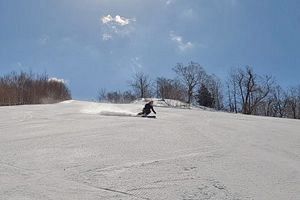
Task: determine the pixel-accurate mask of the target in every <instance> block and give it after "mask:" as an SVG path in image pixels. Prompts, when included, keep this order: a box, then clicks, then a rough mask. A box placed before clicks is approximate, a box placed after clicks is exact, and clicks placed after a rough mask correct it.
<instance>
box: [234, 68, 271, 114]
mask: <svg viewBox="0 0 300 200" xmlns="http://www.w3.org/2000/svg"><path fill="white" fill-rule="evenodd" d="M230 81H231V83H233V84H234V85H233V86H232V88H233V94H235V95H237V97H236V98H234V99H235V103H237V102H240V105H241V111H242V113H244V114H257V112H258V111H257V109H258V107H259V104H261V103H262V102H263V100H264V99H265V98H266V97H267V95H268V94H269V92H270V90H271V86H272V84H273V80H272V78H271V77H269V76H264V77H262V76H259V75H257V74H255V73H254V72H253V69H252V68H251V67H248V66H247V67H246V68H245V69H241V68H239V69H237V70H236V71H235V73H234V74H232V75H231V80H230ZM235 84H236V85H235ZM235 89H237V91H236V90H235ZM238 99H239V100H238ZM236 107H237V106H235V109H236Z"/></svg>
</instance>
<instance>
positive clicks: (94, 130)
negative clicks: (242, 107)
mask: <svg viewBox="0 0 300 200" xmlns="http://www.w3.org/2000/svg"><path fill="white" fill-rule="evenodd" d="M141 109H142V105H141V104H127V105H112V104H97V103H89V102H79V101H68V102H64V103H60V104H54V105H34V106H15V107H1V108H0V143H1V144H0V199H5V200H6V199H22V200H26V199H30V200H32V199H33V200H41V199H55V200H58V199H64V200H65V199H72V200H73V199H80V200H81V199H90V200H95V199H105V200H106V199H137V200H138V199H149V200H160V199H170V200H175V199H182V200H183V199H190V200H192V199H195V200H196V199H197V200H198V199H213V200H222V199H226V200H228V199H234V200H237V199H247V200H248V199H261V200H276V199H278V200H297V199H299V196H300V121H297V120H287V119H277V118H263V117H255V116H245V115H235V114H228V113H222V112H209V111H203V110H200V109H175V108H166V107H156V108H155V109H156V111H157V117H158V118H157V119H146V118H139V117H133V116H134V114H135V113H137V112H139V111H140V110H141Z"/></svg>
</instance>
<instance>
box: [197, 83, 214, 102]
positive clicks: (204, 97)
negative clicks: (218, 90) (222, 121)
mask: <svg viewBox="0 0 300 200" xmlns="http://www.w3.org/2000/svg"><path fill="white" fill-rule="evenodd" d="M197 102H198V104H199V105H201V106H205V107H209V108H211V107H213V103H214V98H213V97H212V95H211V93H210V92H209V91H208V89H207V87H206V86H205V85H204V84H201V87H200V89H199V90H198V95H197Z"/></svg>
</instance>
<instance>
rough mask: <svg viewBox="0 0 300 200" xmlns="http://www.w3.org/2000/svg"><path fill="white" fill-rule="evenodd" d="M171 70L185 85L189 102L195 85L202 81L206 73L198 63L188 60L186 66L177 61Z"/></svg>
mask: <svg viewBox="0 0 300 200" xmlns="http://www.w3.org/2000/svg"><path fill="white" fill-rule="evenodd" d="M173 70H174V71H175V73H176V74H177V76H178V78H179V80H180V81H181V82H182V83H183V85H184V86H185V87H186V93H187V103H189V104H190V103H191V102H192V97H193V96H194V93H195V89H196V86H197V85H198V84H199V83H201V82H202V81H203V78H204V77H205V76H206V73H205V71H204V69H203V68H202V67H201V66H200V64H198V63H195V62H190V63H189V64H188V65H186V66H185V65H183V64H181V63H178V64H177V65H176V66H175V67H174V68H173Z"/></svg>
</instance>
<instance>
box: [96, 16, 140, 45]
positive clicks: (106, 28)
mask: <svg viewBox="0 0 300 200" xmlns="http://www.w3.org/2000/svg"><path fill="white" fill-rule="evenodd" d="M135 21H136V19H135V18H132V19H129V18H126V17H122V16H120V15H116V16H115V17H112V16H111V15H107V16H103V17H101V22H102V27H101V31H102V33H101V35H102V40H103V41H108V40H113V39H114V37H127V36H130V34H131V33H132V32H133V31H134V30H135V29H134V26H133V22H135Z"/></svg>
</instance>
